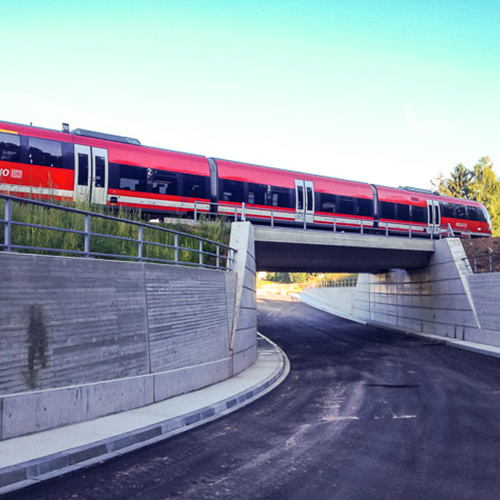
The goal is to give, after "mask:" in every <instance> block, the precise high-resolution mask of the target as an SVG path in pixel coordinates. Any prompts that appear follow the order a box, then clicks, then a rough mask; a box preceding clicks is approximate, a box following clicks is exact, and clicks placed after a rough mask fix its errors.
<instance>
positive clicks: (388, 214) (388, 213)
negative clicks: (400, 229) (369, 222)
mask: <svg viewBox="0 0 500 500" xmlns="http://www.w3.org/2000/svg"><path fill="white" fill-rule="evenodd" d="M381 204H382V213H381V214H380V217H381V218H382V219H395V218H396V204H395V203H390V202H388V201H383V202H382V203H381Z"/></svg>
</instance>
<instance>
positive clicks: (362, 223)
mask: <svg viewBox="0 0 500 500" xmlns="http://www.w3.org/2000/svg"><path fill="white" fill-rule="evenodd" d="M360 221H361V234H363V219H360Z"/></svg>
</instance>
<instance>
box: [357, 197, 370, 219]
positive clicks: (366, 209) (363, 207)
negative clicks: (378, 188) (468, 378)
mask: <svg viewBox="0 0 500 500" xmlns="http://www.w3.org/2000/svg"><path fill="white" fill-rule="evenodd" d="M358 215H362V216H365V217H371V216H373V201H372V200H366V199H365V198H358Z"/></svg>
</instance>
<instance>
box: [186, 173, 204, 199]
mask: <svg viewBox="0 0 500 500" xmlns="http://www.w3.org/2000/svg"><path fill="white" fill-rule="evenodd" d="M182 196H189V198H208V196H207V178H206V177H203V176H202V175H192V174H183V176H182Z"/></svg>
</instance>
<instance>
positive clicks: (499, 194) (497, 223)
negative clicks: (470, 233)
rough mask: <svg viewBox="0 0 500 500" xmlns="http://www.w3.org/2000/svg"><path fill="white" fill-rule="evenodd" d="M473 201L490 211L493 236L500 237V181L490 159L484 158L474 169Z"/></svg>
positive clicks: (472, 183)
mask: <svg viewBox="0 0 500 500" xmlns="http://www.w3.org/2000/svg"><path fill="white" fill-rule="evenodd" d="M471 194H472V199H474V200H476V201H478V202H479V203H482V204H483V205H484V206H485V207H486V210H488V212H489V214H490V217H491V224H492V226H493V235H494V236H499V235H500V181H499V179H498V177H497V176H496V174H495V172H494V171H493V163H492V162H491V160H490V158H489V157H487V156H484V157H483V158H481V159H480V160H479V161H478V162H477V163H476V164H475V165H474V168H473V177H472V182H471Z"/></svg>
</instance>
